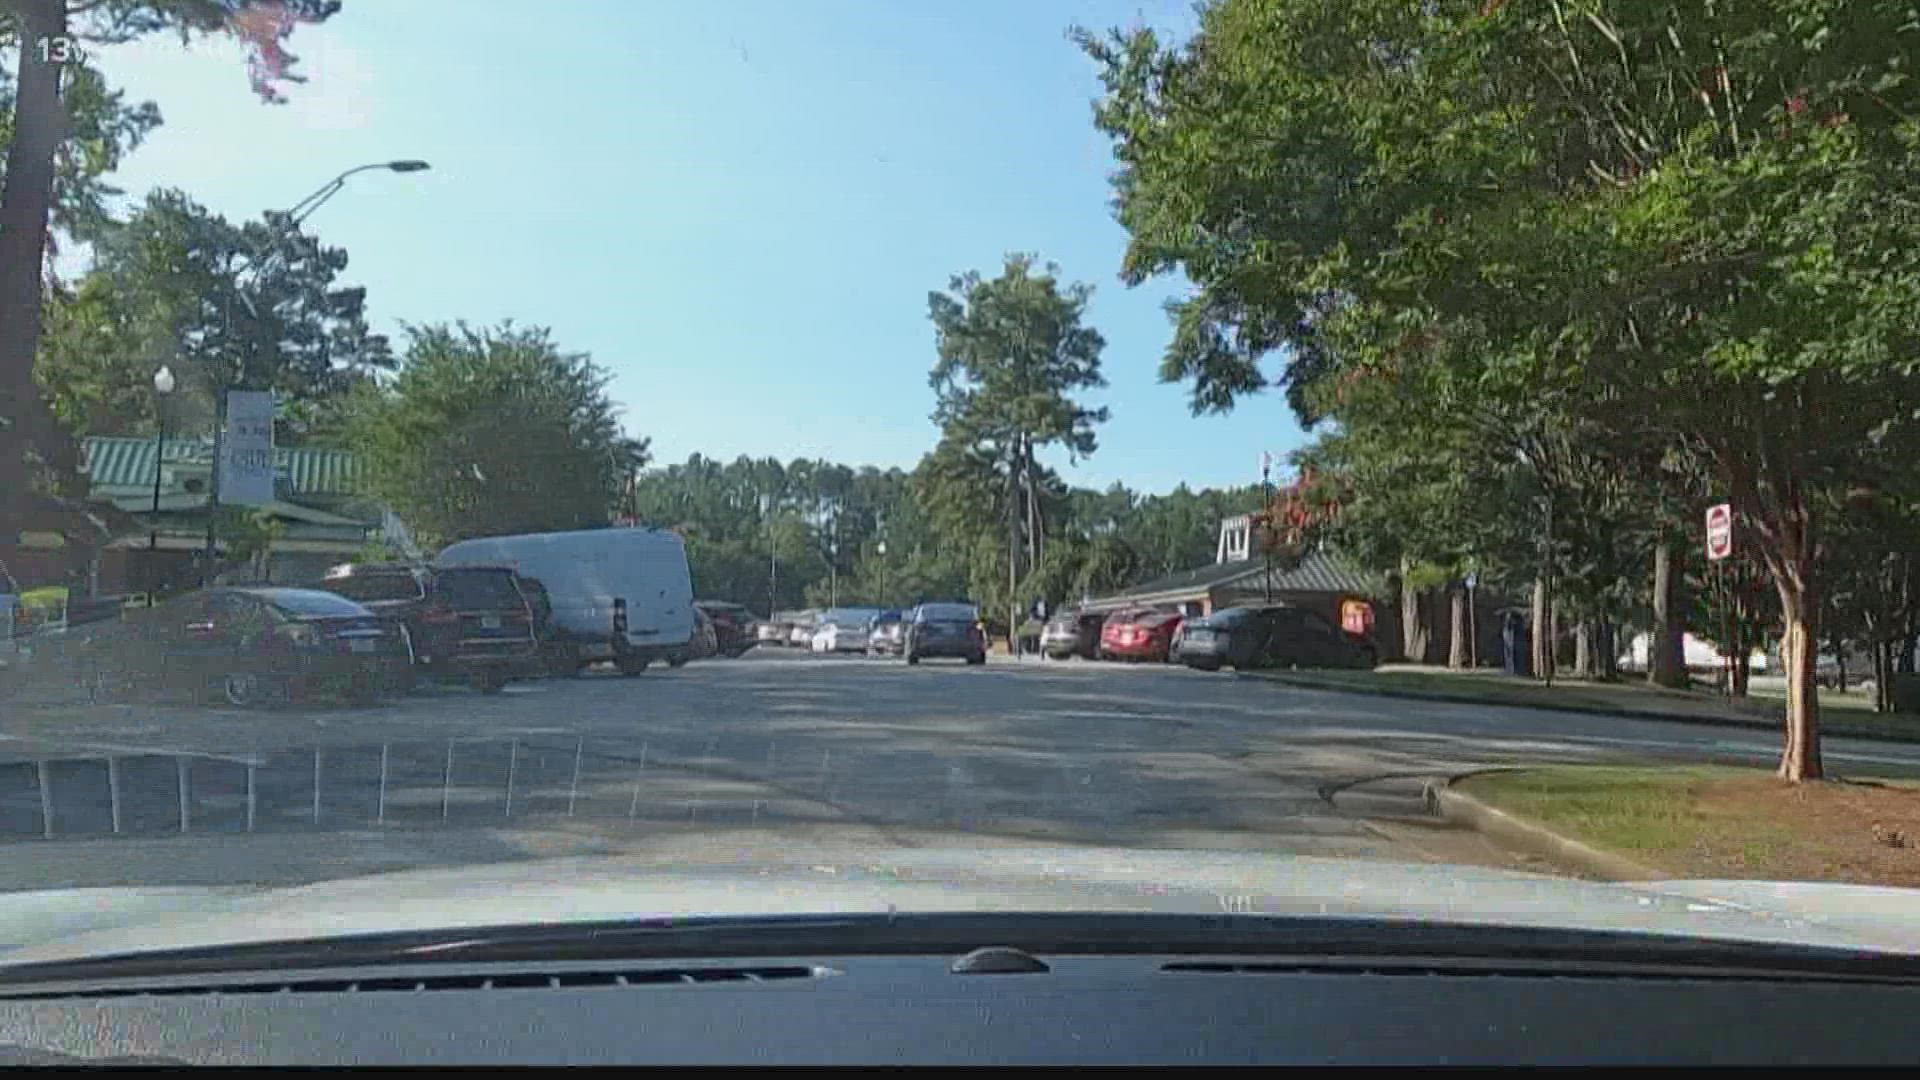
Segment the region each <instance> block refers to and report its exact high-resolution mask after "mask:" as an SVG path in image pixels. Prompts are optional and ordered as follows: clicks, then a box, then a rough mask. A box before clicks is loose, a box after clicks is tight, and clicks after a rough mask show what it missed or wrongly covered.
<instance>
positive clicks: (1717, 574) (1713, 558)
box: [1707, 503, 1746, 697]
mask: <svg viewBox="0 0 1920 1080" xmlns="http://www.w3.org/2000/svg"><path fill="white" fill-rule="evenodd" d="M1732 554H1733V506H1732V505H1731V504H1729V503H1714V504H1713V505H1712V506H1709V507H1707V561H1708V562H1711V563H1712V564H1713V578H1714V586H1715V591H1716V592H1718V593H1719V595H1720V608H1721V611H1722V613H1723V615H1724V619H1723V623H1724V630H1723V633H1722V642H1723V643H1722V645H1721V649H1722V651H1723V652H1724V653H1725V654H1726V658H1727V669H1726V675H1725V678H1726V691H1727V696H1728V697H1732V696H1733V684H1734V671H1733V665H1735V664H1739V663H1745V662H1746V658H1745V657H1743V656H1738V655H1736V653H1737V652H1738V650H1736V649H1735V648H1734V641H1733V638H1734V625H1733V622H1734V614H1733V590H1732V588H1731V587H1730V586H1729V585H1728V582H1727V575H1726V560H1727V558H1728V557H1730V556H1731V555H1732Z"/></svg>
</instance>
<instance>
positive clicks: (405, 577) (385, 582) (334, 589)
mask: <svg viewBox="0 0 1920 1080" xmlns="http://www.w3.org/2000/svg"><path fill="white" fill-rule="evenodd" d="M320 587H321V588H322V589H324V590H326V591H327V592H330V593H336V594H338V595H340V596H344V597H346V598H347V599H349V600H359V601H361V602H363V603H364V602H367V601H376V602H377V601H383V600H417V599H419V598H420V597H421V596H423V595H425V593H424V591H423V590H422V588H421V585H420V582H419V580H418V579H417V578H415V577H414V576H413V575H412V574H408V573H373V574H352V575H349V576H346V577H331V578H328V579H326V581H324V582H322V583H321V586H320Z"/></svg>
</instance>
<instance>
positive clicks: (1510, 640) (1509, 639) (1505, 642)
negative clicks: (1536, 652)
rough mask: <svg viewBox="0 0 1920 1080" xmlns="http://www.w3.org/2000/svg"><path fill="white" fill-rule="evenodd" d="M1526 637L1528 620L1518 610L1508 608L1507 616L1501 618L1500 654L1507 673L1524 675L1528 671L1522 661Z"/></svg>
mask: <svg viewBox="0 0 1920 1080" xmlns="http://www.w3.org/2000/svg"><path fill="white" fill-rule="evenodd" d="M1526 638H1527V621H1526V620H1525V619H1523V618H1521V616H1520V613H1519V612H1518V611H1515V610H1514V609H1512V608H1508V609H1507V615H1506V618H1505V619H1503V620H1501V623H1500V655H1501V660H1502V663H1501V666H1502V667H1503V668H1505V670H1506V673H1507V674H1509V675H1523V674H1525V673H1526V669H1525V666H1524V664H1523V663H1522V661H1521V655H1522V653H1521V649H1522V648H1523V646H1524V642H1525V641H1526Z"/></svg>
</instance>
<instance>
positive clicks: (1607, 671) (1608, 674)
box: [1599, 615, 1620, 682]
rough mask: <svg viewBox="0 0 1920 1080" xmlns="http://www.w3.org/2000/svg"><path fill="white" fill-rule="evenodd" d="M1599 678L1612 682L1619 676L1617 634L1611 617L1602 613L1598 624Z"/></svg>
mask: <svg viewBox="0 0 1920 1080" xmlns="http://www.w3.org/2000/svg"><path fill="white" fill-rule="evenodd" d="M1599 638H1600V640H1599V649H1600V678H1601V680H1602V681H1604V682H1612V681H1614V680H1615V679H1618V678H1619V677H1620V650H1619V644H1618V638H1619V634H1617V633H1616V632H1615V631H1614V623H1613V619H1612V618H1610V617H1608V616H1605V615H1602V616H1601V617H1600V625H1599Z"/></svg>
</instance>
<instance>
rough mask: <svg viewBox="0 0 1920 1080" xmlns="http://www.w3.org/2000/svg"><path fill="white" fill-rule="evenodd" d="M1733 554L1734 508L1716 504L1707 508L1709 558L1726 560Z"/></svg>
mask: <svg viewBox="0 0 1920 1080" xmlns="http://www.w3.org/2000/svg"><path fill="white" fill-rule="evenodd" d="M1731 554H1733V507H1731V506H1729V505H1727V504H1726V503H1715V504H1713V505H1712V506H1709V507H1707V558H1709V559H1724V558H1726V557H1727V556H1729V555H1731Z"/></svg>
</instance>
